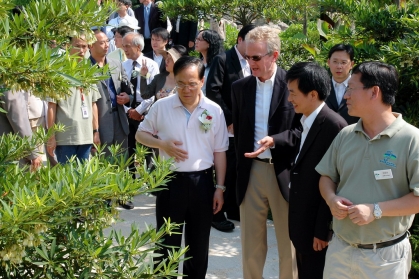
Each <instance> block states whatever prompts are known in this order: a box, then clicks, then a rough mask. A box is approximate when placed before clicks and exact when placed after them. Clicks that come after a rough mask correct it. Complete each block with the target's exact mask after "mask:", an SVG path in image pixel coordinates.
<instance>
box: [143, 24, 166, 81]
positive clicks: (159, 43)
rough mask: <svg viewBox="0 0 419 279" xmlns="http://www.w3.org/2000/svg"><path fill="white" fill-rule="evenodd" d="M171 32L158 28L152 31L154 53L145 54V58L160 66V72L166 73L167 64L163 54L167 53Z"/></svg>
mask: <svg viewBox="0 0 419 279" xmlns="http://www.w3.org/2000/svg"><path fill="white" fill-rule="evenodd" d="M169 36H170V34H169V31H167V29H165V28H163V27H157V28H156V29H153V31H151V48H152V49H153V50H152V51H149V52H147V53H144V56H145V57H148V58H150V59H152V60H154V62H156V63H157V65H159V72H160V73H165V72H166V62H165V61H164V56H163V53H165V52H166V45H167V43H168V42H169Z"/></svg>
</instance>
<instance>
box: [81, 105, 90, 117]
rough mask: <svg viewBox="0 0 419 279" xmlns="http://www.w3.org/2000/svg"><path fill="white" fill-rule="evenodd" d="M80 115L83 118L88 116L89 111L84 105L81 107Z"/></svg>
mask: <svg viewBox="0 0 419 279" xmlns="http://www.w3.org/2000/svg"><path fill="white" fill-rule="evenodd" d="M81 115H82V117H83V119H87V118H89V111H88V110H87V107H86V106H82V107H81Z"/></svg>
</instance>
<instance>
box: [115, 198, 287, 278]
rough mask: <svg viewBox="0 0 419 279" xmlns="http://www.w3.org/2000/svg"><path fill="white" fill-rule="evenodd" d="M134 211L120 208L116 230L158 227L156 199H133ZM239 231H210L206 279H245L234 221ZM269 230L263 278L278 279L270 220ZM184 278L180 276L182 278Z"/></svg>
mask: <svg viewBox="0 0 419 279" xmlns="http://www.w3.org/2000/svg"><path fill="white" fill-rule="evenodd" d="M133 202H134V205H135V208H134V209H133V210H125V209H122V208H121V209H120V210H121V214H120V218H121V219H122V221H120V222H118V223H116V224H115V225H114V226H113V227H114V228H115V229H118V230H121V231H122V232H123V233H124V234H125V235H128V234H129V232H130V230H131V224H132V223H136V224H137V225H138V226H139V227H140V229H141V230H143V229H144V228H145V224H149V225H153V226H155V224H156V223H155V215H154V212H155V198H154V197H153V196H148V195H141V196H136V197H134V200H133ZM233 222H234V224H235V225H236V228H235V230H234V231H233V232H230V233H224V232H220V231H217V230H215V229H214V228H212V229H211V239H210V254H209V263H208V271H207V276H206V278H207V279H240V278H243V276H242V263H241V244H240V222H237V221H233ZM267 228H268V255H267V258H266V264H265V269H264V275H263V277H264V279H275V278H278V274H279V266H278V261H279V260H278V253H277V248H276V247H277V244H276V238H275V231H274V226H273V223H272V222H271V221H268V222H267ZM179 278H181V277H179Z"/></svg>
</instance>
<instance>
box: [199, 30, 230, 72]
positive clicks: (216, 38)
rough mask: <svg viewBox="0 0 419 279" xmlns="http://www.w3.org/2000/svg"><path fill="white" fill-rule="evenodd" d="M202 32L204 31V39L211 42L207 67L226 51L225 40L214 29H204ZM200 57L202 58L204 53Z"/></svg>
mask: <svg viewBox="0 0 419 279" xmlns="http://www.w3.org/2000/svg"><path fill="white" fill-rule="evenodd" d="M200 33H202V39H204V40H205V41H206V42H207V43H208V44H209V48H208V51H207V67H209V66H210V65H211V62H212V60H213V59H214V57H215V56H217V55H218V54H221V53H223V52H224V47H223V40H222V39H221V37H220V35H219V34H218V33H217V32H216V31H214V30H209V29H204V30H202V31H201V32H200ZM200 57H201V58H202V54H201V55H200Z"/></svg>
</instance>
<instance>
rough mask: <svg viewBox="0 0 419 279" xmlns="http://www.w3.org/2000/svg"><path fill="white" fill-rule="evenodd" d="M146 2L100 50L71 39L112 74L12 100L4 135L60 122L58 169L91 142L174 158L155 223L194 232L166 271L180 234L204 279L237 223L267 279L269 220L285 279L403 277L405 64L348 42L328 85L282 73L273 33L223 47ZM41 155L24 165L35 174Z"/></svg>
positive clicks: (314, 73) (411, 170)
mask: <svg viewBox="0 0 419 279" xmlns="http://www.w3.org/2000/svg"><path fill="white" fill-rule="evenodd" d="M141 2H142V4H141V5H140V7H139V8H137V9H135V10H132V9H131V1H129V0H118V11H117V12H115V13H113V14H112V15H110V19H109V22H108V24H107V25H105V26H104V27H103V28H94V34H95V38H96V41H95V42H93V43H91V44H88V42H87V41H86V38H85V36H83V35H80V36H77V37H72V38H69V42H68V45H67V48H68V51H69V52H70V53H71V54H73V55H76V56H78V59H79V60H82V59H89V60H90V61H91V64H92V65H96V66H97V67H99V68H102V67H104V66H105V65H109V73H108V75H107V79H104V80H102V81H100V82H98V83H97V86H96V87H95V88H93V89H91V90H83V89H80V88H72V94H71V95H70V96H69V97H68V98H66V99H60V100H54V99H48V100H45V101H46V102H44V101H42V100H39V99H38V98H36V97H34V96H32V95H31V94H30V93H28V92H10V91H8V92H5V94H4V96H3V97H2V100H3V101H4V104H3V107H4V108H5V110H6V111H7V113H5V114H4V113H2V114H1V115H0V134H4V133H8V132H14V133H19V134H20V135H21V136H31V134H32V130H33V129H36V128H37V127H43V126H45V127H52V126H53V125H54V124H56V123H63V124H65V125H66V127H67V130H66V131H65V132H64V133H56V135H54V136H52V137H51V138H50V139H49V140H48V143H47V145H46V151H47V152H46V153H47V155H48V160H49V161H50V163H51V164H54V163H56V162H55V160H56V161H57V162H58V163H60V164H65V163H66V162H67V161H68V160H69V158H71V157H72V156H76V157H77V158H78V159H80V160H87V159H88V158H89V156H92V153H91V149H92V146H93V144H96V145H100V144H106V145H112V144H119V145H121V147H122V148H123V149H124V150H127V153H128V155H129V156H135V149H136V146H137V144H143V145H145V146H147V147H150V148H152V149H153V151H154V154H156V155H158V156H160V157H161V158H163V159H169V158H173V159H174V162H173V166H172V168H173V171H174V173H173V177H172V179H171V180H170V182H168V184H167V185H166V186H165V189H164V190H162V191H159V192H157V194H156V223H157V226H158V227H160V226H162V225H163V224H164V222H165V220H166V219H169V218H170V219H171V221H172V222H176V223H178V224H183V225H181V226H180V228H179V231H178V232H179V233H177V234H171V235H169V236H167V237H166V238H165V239H164V242H163V248H162V250H161V254H162V255H161V257H159V258H157V259H156V261H160V260H161V259H162V258H165V257H167V256H168V255H169V253H170V252H171V250H170V249H167V248H166V247H173V246H177V247H179V246H181V240H182V231H183V229H184V238H185V245H187V246H189V250H188V251H187V253H186V255H185V256H186V257H187V258H189V259H188V260H186V261H185V262H184V265H183V274H185V275H187V276H188V277H189V278H194V279H200V278H201V279H204V278H205V275H206V271H207V266H208V252H209V237H210V230H211V227H214V228H215V229H217V230H220V231H223V232H227V231H231V230H234V228H235V227H234V224H233V223H232V222H231V221H230V220H237V221H240V225H241V241H242V264H243V277H244V278H245V279H259V278H263V277H262V276H263V267H264V264H265V258H266V253H267V243H266V242H267V236H266V234H267V228H266V219H267V216H268V212H269V211H270V212H271V213H272V218H273V221H274V225H275V234H276V239H277V243H278V253H279V270H280V273H279V278H281V279H297V278H300V279H305V278H307V279H317V278H325V279H330V278H336V279H341V278H377V279H382V278H406V279H407V278H408V273H409V271H410V265H411V257H412V252H411V247H410V243H409V232H408V229H409V228H410V226H411V225H412V222H413V217H414V214H415V213H417V212H419V203H418V200H417V196H419V130H418V129H417V128H416V127H413V126H411V125H409V124H408V123H406V122H405V121H404V120H403V119H402V115H401V114H399V113H395V112H393V111H392V105H393V104H394V102H395V96H396V93H397V88H398V74H397V71H396V70H395V68H394V67H393V66H392V65H389V64H385V63H381V62H375V61H372V62H363V63H360V64H358V65H356V66H355V67H354V60H355V59H354V56H355V53H354V49H353V47H352V46H350V45H346V44H337V45H335V46H333V47H332V48H331V49H330V51H329V54H328V60H327V65H328V66H329V68H330V73H331V77H330V75H329V72H328V71H327V70H326V69H325V68H323V67H321V66H320V65H318V64H317V63H314V62H299V63H296V64H295V65H293V66H292V67H291V68H290V69H289V70H288V71H285V70H284V69H281V68H280V67H279V66H277V60H278V59H279V57H280V45H281V41H280V38H279V36H278V31H277V30H275V29H273V28H271V27H268V26H258V27H257V26H254V25H248V26H244V27H243V28H241V30H240V31H239V33H238V36H237V41H236V44H235V46H233V47H232V48H231V49H229V50H227V51H224V49H223V47H222V45H223V43H222V38H221V36H220V35H219V34H218V33H217V32H215V31H213V30H206V29H205V30H201V31H198V30H197V25H195V23H193V22H190V21H183V20H181V16H179V17H178V18H177V19H175V20H174V21H172V22H170V20H169V19H167V20H165V19H164V18H163V17H162V15H161V11H160V10H159V9H158V7H157V6H156V5H155V4H154V3H153V2H152V1H150V0H143V1H141ZM191 49H195V50H196V51H198V52H199V54H200V57H199V58H198V57H192V56H189V54H188V53H189V51H190V50H191ZM42 119H46V121H42ZM39 152H40V151H39V150H34V152H33V153H32V154H30V155H29V156H28V157H26V158H25V160H27V161H29V162H30V163H31V164H32V165H33V166H34V167H39V166H40V165H41V163H42V159H41V156H40V155H39V154H40V153H39ZM105 153H106V155H110V152H109V150H108V149H105ZM134 164H135V160H133V161H132V164H131V166H130V169H131V171H132V174H133V177H134V178H135V177H136V174H135V165H134ZM214 174H215V176H214ZM121 206H123V207H124V208H126V209H132V208H133V207H134V205H133V204H132V203H131V202H126V203H121Z"/></svg>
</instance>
